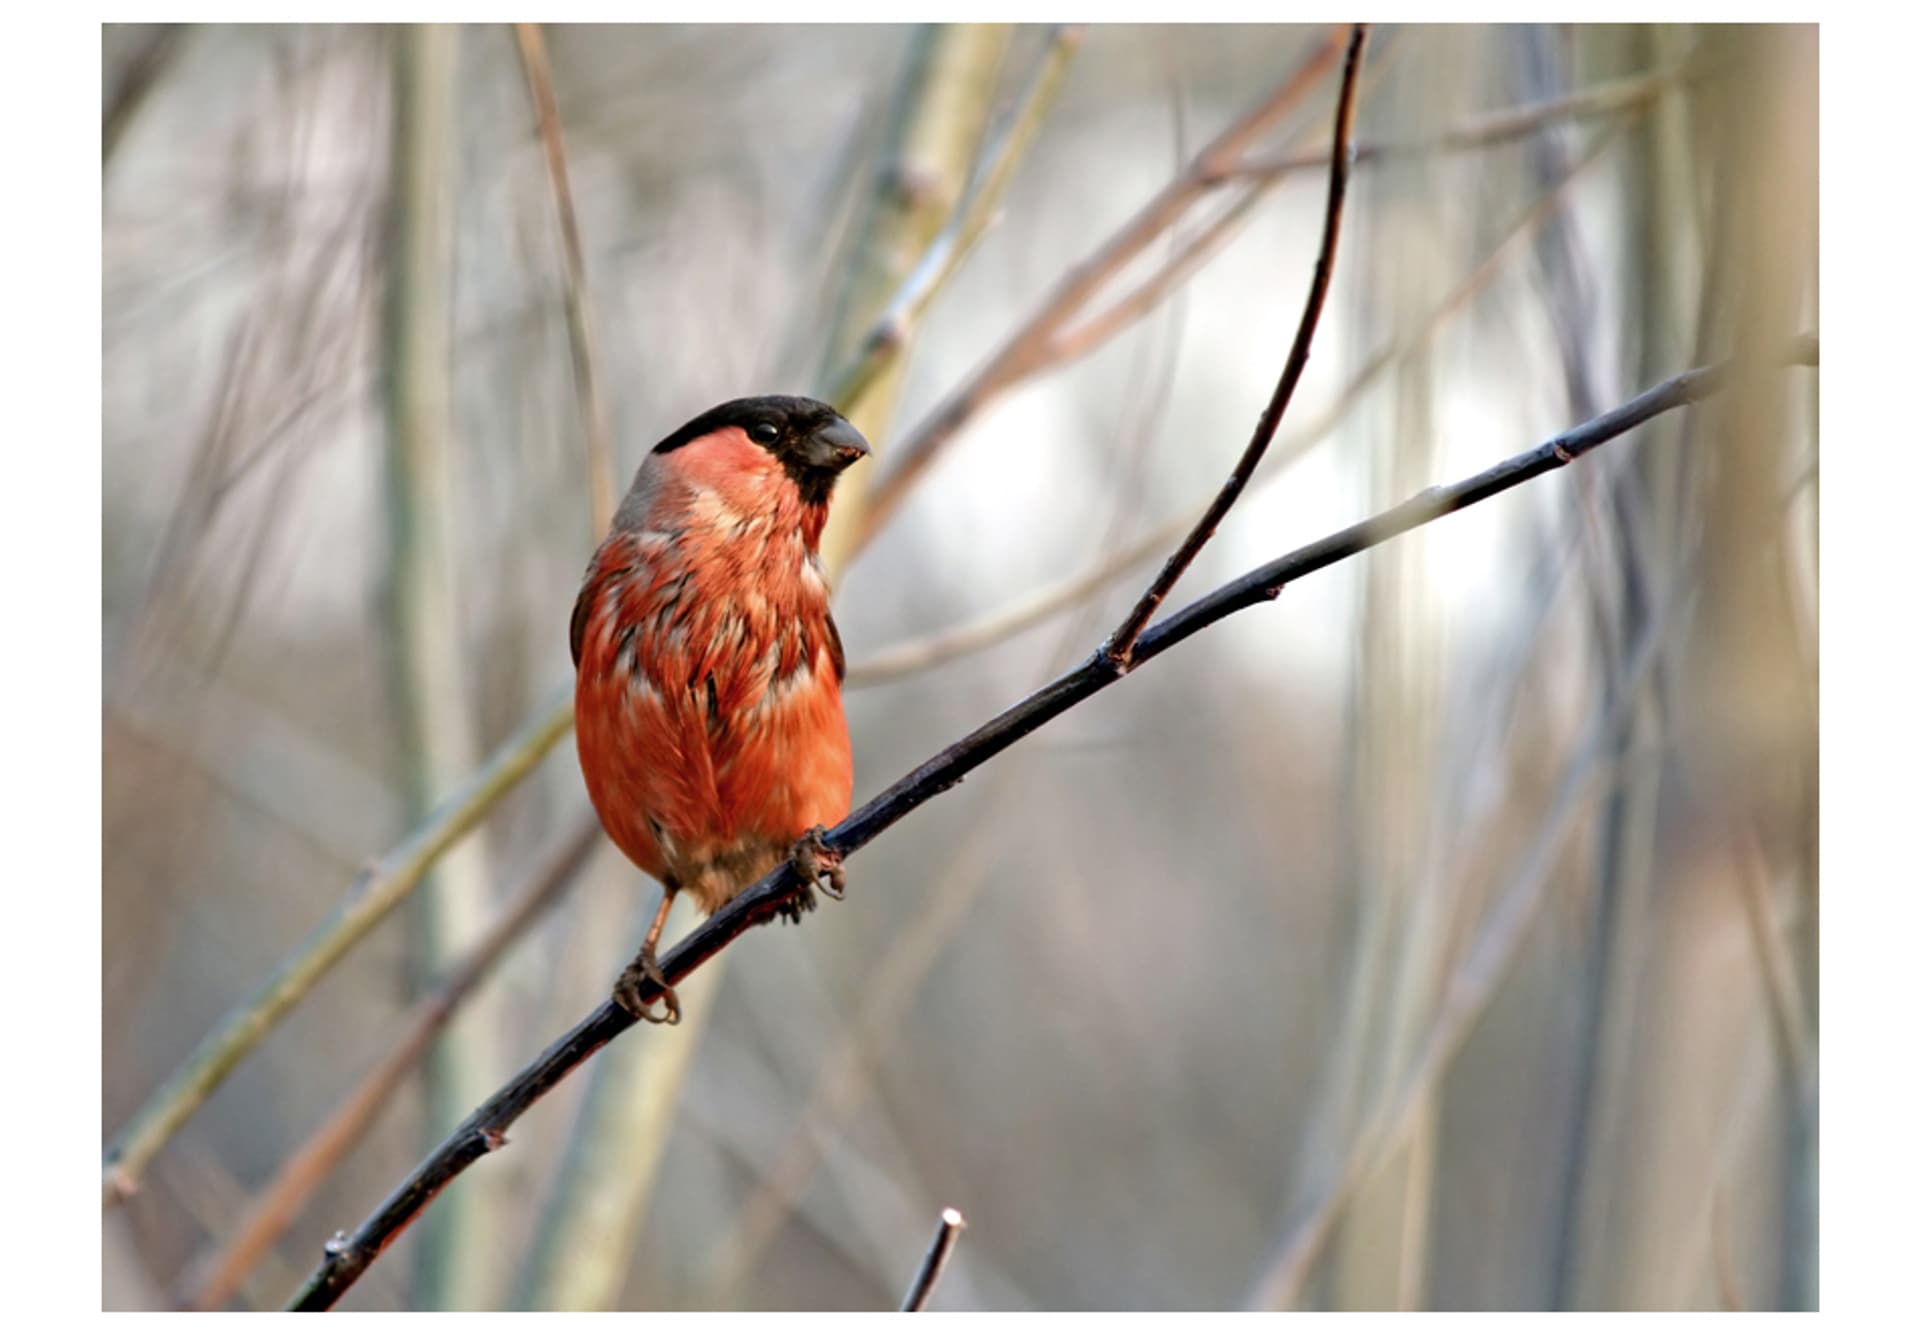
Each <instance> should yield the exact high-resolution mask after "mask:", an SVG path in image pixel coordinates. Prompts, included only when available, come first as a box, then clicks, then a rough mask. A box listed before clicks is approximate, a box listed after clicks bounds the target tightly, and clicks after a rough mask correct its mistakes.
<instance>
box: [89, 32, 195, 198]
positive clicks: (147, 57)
mask: <svg viewBox="0 0 1920 1334" xmlns="http://www.w3.org/2000/svg"><path fill="white" fill-rule="evenodd" d="M185 35H186V25H184V24H180V23H157V24H155V25H154V26H153V27H152V28H151V29H150V30H149V31H148V32H147V34H146V35H145V37H143V38H142V39H141V42H140V45H139V48H138V49H137V50H135V51H134V53H133V55H131V56H130V57H128V58H127V61H126V63H125V65H124V66H123V67H122V68H121V71H120V79H119V82H118V83H116V84H114V86H113V90H112V91H111V92H110V93H109V94H108V96H107V105H106V107H105V108H104V109H103V110H102V112H101V113H100V166H101V169H102V170H105V168H106V165H107V163H109V162H110V161H112V160H113V152H114V150H115V149H116V148H118V147H120V140H121V139H122V138H123V137H125V135H126V132H127V126H129V125H131V124H132V123H133V117H134V114H135V113H136V112H138V111H139V110H140V107H141V105H142V104H143V103H145V102H146V100H147V94H148V93H151V92H152V91H153V86H154V85H155V84H156V83H158V82H159V81H160V76H161V74H163V73H165V71H166V68H167V65H168V64H169V63H170V62H171V61H172V60H173V58H174V57H175V56H176V55H178V54H179V52H180V41H181V38H182V37H184V36H185Z"/></svg>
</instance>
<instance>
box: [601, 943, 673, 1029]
mask: <svg viewBox="0 0 1920 1334" xmlns="http://www.w3.org/2000/svg"><path fill="white" fill-rule="evenodd" d="M642 982H652V983H653V984H654V985H655V986H657V987H659V988H660V1004H661V1007H662V1008H660V1009H658V1010H650V1009H648V1008H647V1007H646V1005H645V1003H643V1002H642V1001H641V999H640V984H641V983H642ZM613 1003H614V1004H615V1005H618V1006H619V1007H620V1008H621V1009H623V1010H625V1011H626V1012H627V1013H628V1014H630V1015H632V1016H633V1017H634V1018H635V1019H643V1020H645V1021H646V1022H647V1023H649V1024H668V1025H672V1024H677V1023H679V1022H680V997H679V996H677V995H675V994H674V990H673V988H672V987H670V986H668V985H667V975H666V974H665V973H663V972H661V971H660V961H659V960H658V959H656V958H655V957H654V954H653V951H652V950H651V949H643V950H641V951H640V953H639V954H638V955H637V956H636V957H635V958H634V961H633V962H632V963H630V964H628V965H627V969H626V971H625V972H623V973H621V974H620V980H619V981H618V982H615V983H614V984H613Z"/></svg>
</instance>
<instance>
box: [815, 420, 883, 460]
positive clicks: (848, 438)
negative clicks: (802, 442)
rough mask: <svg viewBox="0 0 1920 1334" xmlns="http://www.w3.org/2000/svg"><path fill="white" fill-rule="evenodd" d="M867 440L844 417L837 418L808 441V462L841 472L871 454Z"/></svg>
mask: <svg viewBox="0 0 1920 1334" xmlns="http://www.w3.org/2000/svg"><path fill="white" fill-rule="evenodd" d="M872 452H873V450H872V449H871V448H870V447H869V446H868V444H867V438H866V437H865V436H863V435H861V434H860V432H859V431H857V430H855V429H854V426H853V423H852V422H850V421H848V420H847V419H846V418H844V417H836V418H835V419H834V420H833V421H831V422H829V423H827V424H826V425H825V426H823V427H821V428H820V429H819V430H817V431H815V432H814V433H813V435H812V437H811V438H810V439H809V440H808V441H807V446H806V457H807V462H808V463H810V464H812V465H813V466H814V467H816V468H825V469H826V470H827V471H829V472H839V471H841V470H842V469H844V468H846V467H847V466H848V465H849V464H852V463H856V462H858V461H859V460H861V459H863V458H865V457H866V456H867V455H869V454H871V453H872Z"/></svg>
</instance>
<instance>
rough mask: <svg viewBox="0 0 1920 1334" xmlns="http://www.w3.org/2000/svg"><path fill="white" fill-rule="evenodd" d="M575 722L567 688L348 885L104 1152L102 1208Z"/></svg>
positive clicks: (134, 1185) (130, 1189)
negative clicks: (327, 914)
mask: <svg viewBox="0 0 1920 1334" xmlns="http://www.w3.org/2000/svg"><path fill="white" fill-rule="evenodd" d="M572 725H573V688H572V685H571V684H569V685H568V686H567V687H566V688H565V689H564V691H556V692H555V694H554V697H553V698H552V699H551V700H549V701H548V702H547V703H546V704H545V705H544V706H543V707H542V709H541V710H540V711H539V712H538V713H537V714H536V715H535V716H534V718H533V719H532V720H531V721H529V722H528V723H526V724H524V725H523V726H522V727H521V728H520V730H519V731H518V732H515V733H514V734H513V735H512V736H511V737H509V738H507V740H506V741H505V742H504V743H503V744H502V745H501V747H500V748H499V750H497V751H495V752H494V754H493V755H492V756H491V757H489V758H488V760H487V762H486V763H485V764H484V765H482V766H481V767H480V769H478V770H477V771H476V772H475V773H474V774H473V775H472V776H471V777H469V778H468V779H467V780H466V781H465V782H463V783H462V784H460V785H459V786H458V787H457V788H455V789H454V790H453V792H452V793H450V794H449V795H448V797H447V798H446V800H444V801H443V802H441V803H440V805H439V806H438V807H437V808H436V809H435V810H434V812H433V813H432V814H431V815H429V816H428V817H427V819H426V820H425V821H423V822H422V823H421V825H420V826H419V827H418V828H417V829H415V830H414V831H413V832H412V833H410V834H408V835H407V837H406V838H404V839H402V840H401V841H400V842H399V843H398V844H396V845H395V846H394V847H393V848H391V849H390V850H389V851H387V852H386V853H385V854H384V855H382V856H381V857H379V858H377V859H375V860H374V861H373V862H372V863H371V864H369V865H368V866H367V868H366V869H365V870H364V871H362V872H361V873H360V874H359V876H358V877H356V878H355V880H354V882H353V883H352V884H351V885H349V886H348V888H347V892H346V895H345V897H344V898H343V899H342V900H341V902H340V904H339V906H338V907H336V908H335V909H334V911H333V914H332V915H331V916H330V917H328V919H327V920H326V921H325V922H323V923H322V924H321V925H320V926H319V927H318V928H317V929H316V930H315V931H314V933H313V934H312V935H311V936H309V937H308V938H307V940H306V941H305V943H303V944H302V945H301V946H300V947H299V948H298V949H297V950H295V951H294V953H293V954H292V955H290V956H289V957H288V958H287V959H286V960H285V961H283V962H282V963H281V965H280V967H279V968H278V969H277V970H275V972H274V974H273V976H272V977H270V978H269V979H267V982H266V985H265V986H263V987H262V988H261V989H260V991H259V992H258V993H256V994H255V995H254V996H253V997H252V999H250V1000H248V1001H247V1002H245V1003H244V1004H242V1005H240V1006H239V1007H238V1008H236V1009H235V1010H233V1011H232V1012H231V1013H230V1014H229V1015H228V1016H227V1017H226V1018H225V1019H223V1020H222V1021H221V1022H220V1025H219V1027H217V1028H216V1029H214V1030H213V1032H211V1033H209V1034H208V1035H207V1036H206V1037H205V1038H203V1039H202V1040H201V1042H200V1045H199V1046H198V1047H196V1048H195V1049H194V1050H193V1053H192V1054H191V1055H190V1056H188V1057H187V1059H186V1061H185V1062H184V1063H183V1064H182V1065H181V1066H180V1068H179V1069H178V1070H176V1071H175V1072H174V1073H173V1075H172V1076H171V1077H170V1078H169V1079H168V1080H167V1082H166V1083H165V1084H163V1085H161V1086H160V1087H159V1088H158V1089H156V1090H155V1091H154V1093H153V1095H152V1096H151V1097H150V1098H148V1099H147V1101H146V1103H145V1104H144V1105H143V1106H142V1107H141V1108H140V1110H139V1111H138V1112H136V1113H134V1115H133V1117H132V1118H131V1119H130V1120H129V1121H128V1122H127V1124H126V1127H125V1128H124V1129H123V1130H122V1131H121V1132H120V1135H119V1136H118V1138H117V1139H115V1141H114V1142H113V1145H112V1146H111V1147H110V1148H109V1149H108V1150H107V1153H106V1157H105V1161H104V1163H103V1164H102V1171H101V1177H102V1181H101V1186H102V1191H101V1193H102V1197H103V1202H104V1203H105V1204H108V1205H112V1204H115V1203H118V1202H119V1201H121V1200H123V1199H125V1198H127V1197H128V1196H130V1195H132V1194H133V1193H134V1192H135V1191H137V1190H138V1189H139V1188H140V1180H141V1177H142V1175H143V1174H144V1172H145V1171H146V1168H147V1165H148V1163H150V1162H151V1161H152V1159H153V1155H154V1154H156V1153H158V1152H159V1151H160V1148H161V1146H162V1145H164V1144H165V1143H166V1142H167V1141H168V1140H169V1139H171V1138H172V1137H173V1134H174V1132H175V1131H177V1130H178V1129H179V1128H180V1127H181V1126H182V1125H183V1124H185V1123H186V1120H187V1118H188V1117H190V1116H192V1115H193V1114H194V1112H196V1111H197V1110H199V1108H200V1105H201V1104H202V1103H204V1102H205V1101H206V1100H207V1099H208V1098H209V1097H210V1096H212V1094H213V1091H214V1090H215V1089H216V1088H218V1087H219V1086H220V1084H221V1082H222V1081H223V1080H224V1079H225V1078H226V1077H227V1075H228V1074H229V1073H230V1072H231V1071H232V1070H233V1068H234V1066H236V1065H238V1064H239V1063H240V1061H241V1060H242V1059H243V1058H244V1057H245V1056H246V1055H247V1054H248V1053H249V1052H251V1051H252V1050H253V1049H254V1048H255V1047H256V1046H258V1045H259V1043H260V1041H261V1039H262V1038H264V1037H265V1036H266V1035H267V1034H268V1033H269V1032H271V1031H272V1029H273V1027H274V1025H276V1024H277V1023H279V1022H280V1020H281V1019H282V1018H284V1017H285V1016H286V1014H287V1012H288V1011H289V1010H291V1009H292V1008H293V1007H294V1006H295V1005H296V1004H298V1003H299V1001H300V1000H301V998H302V997H304V996H305V995H306V994H307V992H308V991H310V990H312V988H313V986H314V984H315V983H316V982H318V981H319V980H320V979H321V978H322V977H323V976H325V975H326V972H327V970H328V969H330V968H332V967H333V965H334V964H335V963H337V962H339V961H340V959H341V958H342V957H343V956H344V955H345V954H346V952H347V951H348V950H349V949H351V948H352V947H353V946H354V945H355V944H356V943H357V942H358V941H359V940H360V938H361V937H362V936H364V935H366V934H367V932H368V931H370V930H372V929H373V927H374V926H375V925H376V924H377V923H378V922H379V921H380V920H381V919H382V918H383V917H385V916H386V915H387V913H389V912H390V911H392V910H393V909H394V908H395V907H397V906H398V905H399V904H400V902H401V901H402V900H403V899H405V898H406V896H407V895H408V894H409V893H411V892H412V891H413V889H414V887H415V886H417V885H418V884H419V883H420V881H421V879H422V877H424V876H425V875H426V873H427V870H428V868H430V867H431V866H432V865H433V864H434V862H435V861H436V860H437V859H438V858H439V857H440V855H441V854H442V853H443V852H445V851H446V850H447V849H448V848H450V847H452V846H453V845H454V844H455V843H456V842H458V841H459V839H460V836H461V835H463V834H465V833H466V832H467V831H468V830H470V829H472V828H473V827H474V826H475V825H476V824H478V823H479V822H480V820H481V818H482V817H483V816H485V815H486V814H487V812H488V811H490V810H491V809H492V808H493V805H494V803H495V802H496V801H498V800H499V799H500V798H501V797H502V796H504V795H506V793H508V792H509V791H511V790H512V789H513V787H514V785H515V784H517V783H518V782H519V781H520V780H521V779H522V778H523V777H525V776H526V775H527V774H528V773H530V772H531V771H532V769H533V767H534V765H535V764H537V763H538V762H539V761H540V758H541V757H542V756H544V755H545V754H546V753H547V750H548V749H549V748H550V747H551V746H552V745H553V744H554V743H555V742H556V741H558V740H559V739H560V738H561V737H563V736H565V735H566V734H567V729H568V728H569V727H571V726H572Z"/></svg>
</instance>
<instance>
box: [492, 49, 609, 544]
mask: <svg viewBox="0 0 1920 1334" xmlns="http://www.w3.org/2000/svg"><path fill="white" fill-rule="evenodd" d="M513 35H514V39H515V41H516V42H517V43H518V45H519V48H520V64H521V67H522V68H523V69H524V70H525V71H526V75H527V93H528V95H529V96H530V97H532V99H533V112H534V118H535V121H536V123H537V124H538V127H539V131H540V144H541V147H542V148H543V149H544V150H545V152H546V158H547V178H548V180H549V181H551V182H552V185H553V207H554V212H555V214H556V216H557V218H558V220H559V223H560V255H561V259H562V261H563V262H564V263H565V265H566V270H565V277H566V282H565V283H564V284H563V288H562V290H563V291H564V293H565V296H566V308H567V345H568V347H569V348H570V349H571V350H572V352H573V387H574V392H575V393H577V394H578V395H579V398H580V420H581V421H582V422H583V423H584V424H585V426H586V430H587V495H588V498H589V503H590V506H591V508H590V510H589V514H590V515H591V517H592V520H593V535H594V539H595V540H596V541H597V540H599V537H600V535H601V534H602V533H604V532H606V531H607V529H608V528H609V527H611V526H612V524H613V506H614V496H615V494H616V492H618V490H619V484H618V483H617V482H616V481H615V479H614V470H613V427H612V426H611V425H610V424H609V423H608V420H607V400H606V396H605V395H604V394H602V393H601V392H600V375H599V371H598V370H597V369H596V362H595V359H594V352H593V346H594V343H593V307H592V305H591V304H590V302H589V299H588V296H587V265H586V260H585V258H584V256H583V254H582V251H581V247H580V223H579V221H578V219H577V218H576V217H575V216H574V211H573V186H572V184H571V183H570V182H569V181H568V179H567V150H566V146H565V145H564V144H563V143H562V141H561V139H560V107H559V104H558V103H557V102H556V101H555V100H554V96H553V70H552V67H551V66H550V65H549V64H548V63H547V39H546V38H545V37H544V36H542V35H541V32H540V25H539V24H538V23H516V24H514V25H513Z"/></svg>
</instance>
